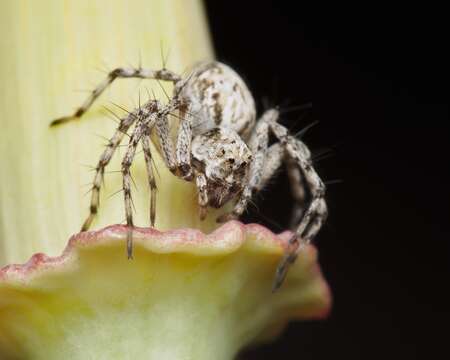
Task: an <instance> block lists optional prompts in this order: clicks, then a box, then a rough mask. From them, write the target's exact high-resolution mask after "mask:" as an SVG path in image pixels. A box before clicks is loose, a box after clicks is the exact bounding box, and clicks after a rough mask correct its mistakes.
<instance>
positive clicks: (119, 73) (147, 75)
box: [50, 67, 181, 126]
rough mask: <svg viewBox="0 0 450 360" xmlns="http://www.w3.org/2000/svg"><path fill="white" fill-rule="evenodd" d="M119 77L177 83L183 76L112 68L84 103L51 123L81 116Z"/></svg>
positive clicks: (169, 72)
mask: <svg viewBox="0 0 450 360" xmlns="http://www.w3.org/2000/svg"><path fill="white" fill-rule="evenodd" d="M118 78H138V79H155V80H162V81H171V82H173V83H177V82H178V81H180V80H181V77H180V76H179V75H177V74H175V73H173V72H172V71H169V70H166V69H161V70H150V69H142V68H125V67H119V68H117V69H114V70H112V71H111V72H110V73H109V74H108V75H107V76H106V78H105V79H104V80H103V81H102V82H101V83H100V84H98V86H97V87H96V88H95V89H94V90H93V91H92V92H91V94H90V95H89V96H88V98H87V99H86V100H85V101H84V103H83V104H82V105H81V106H80V107H79V108H78V109H77V110H76V111H75V112H74V113H73V114H72V115H69V116H64V117H61V118H58V119H55V120H53V121H52V122H51V123H50V126H56V125H60V124H63V123H66V122H68V121H72V120H76V119H78V118H80V117H81V116H82V115H83V114H84V113H85V112H86V111H87V110H88V109H89V108H90V107H91V105H92V104H93V103H94V101H95V100H96V99H97V98H98V97H99V96H100V95H101V94H102V93H103V91H105V89H106V88H107V87H108V86H109V85H111V84H112V83H113V81H114V80H116V79H118Z"/></svg>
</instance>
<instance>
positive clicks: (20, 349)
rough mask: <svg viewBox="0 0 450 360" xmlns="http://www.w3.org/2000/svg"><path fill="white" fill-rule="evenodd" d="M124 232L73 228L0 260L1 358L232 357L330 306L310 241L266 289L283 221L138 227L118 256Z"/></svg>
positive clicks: (282, 236)
mask: <svg viewBox="0 0 450 360" xmlns="http://www.w3.org/2000/svg"><path fill="white" fill-rule="evenodd" d="M126 231H127V228H126V227H124V226H121V225H114V226H109V227H107V228H104V229H102V230H99V231H91V232H85V233H80V234H77V235H74V236H72V238H71V239H70V240H69V243H68V245H67V247H66V249H65V250H64V252H63V253H62V255H61V256H58V257H48V256H46V255H44V254H35V255H33V256H32V257H31V259H30V260H29V261H28V262H27V263H25V264H23V265H8V266H6V267H4V268H2V269H1V270H0V358H2V359H3V358H6V359H9V358H11V359H22V358H24V359H28V358H32V359H62V358H64V359H82V358H95V359H126V358H129V359H144V358H145V359H153V358H154V359H159V358H164V359H166V358H167V359H178V358H192V359H209V358H214V359H231V358H233V356H234V355H235V354H236V353H237V352H238V351H239V349H241V348H243V347H246V346H248V345H249V344H254V343H255V342H260V341H266V340H269V339H271V338H273V337H274V336H276V335H277V334H278V333H279V332H280V331H281V330H282V329H283V328H284V326H285V325H286V323H287V322H288V321H289V320H291V319H320V318H324V317H326V316H327V314H328V312H329V310H330V306H331V295H330V291H329V288H328V285H327V283H326V282H325V280H324V278H323V276H322V274H321V271H320V268H319V266H318V263H317V250H316V249H315V248H314V247H313V246H308V247H306V248H305V249H304V250H303V251H302V252H301V254H300V256H299V258H298V260H297V261H296V263H295V264H294V265H293V266H292V268H291V270H290V272H289V274H288V276H287V278H286V282H285V283H284V284H283V286H282V287H281V289H280V290H279V291H278V292H276V293H275V294H272V293H271V286H272V281H273V278H274V274H275V269H276V266H277V264H278V261H279V260H280V258H281V255H282V253H283V250H284V248H285V244H286V241H287V239H288V238H289V232H284V233H281V234H279V235H275V234H273V233H272V232H271V231H269V230H268V229H266V228H264V227H262V226H260V225H256V224H249V225H244V224H242V223H240V222H237V221H230V222H228V223H226V224H224V225H223V226H221V227H220V228H219V229H217V230H216V231H214V232H213V233H211V234H209V235H205V234H203V233H202V232H201V231H198V230H193V229H180V230H171V231H166V232H159V231H157V230H154V229H147V228H136V229H135V230H134V233H133V235H134V246H135V253H134V260H127V258H126V254H125V239H126Z"/></svg>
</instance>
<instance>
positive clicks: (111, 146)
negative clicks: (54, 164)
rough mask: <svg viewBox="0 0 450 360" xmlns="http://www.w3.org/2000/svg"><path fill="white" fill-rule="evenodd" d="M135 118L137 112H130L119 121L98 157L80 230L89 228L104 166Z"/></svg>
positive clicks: (95, 211) (95, 207)
mask: <svg viewBox="0 0 450 360" xmlns="http://www.w3.org/2000/svg"><path fill="white" fill-rule="evenodd" d="M136 119H137V112H132V113H130V114H128V116H126V117H125V118H123V119H122V120H121V121H120V123H119V126H118V128H117V130H116V132H115V133H114V135H113V137H112V138H111V139H110V140H109V142H108V145H107V146H106V149H105V150H104V151H103V153H102V155H101V157H100V160H99V162H98V164H97V167H96V168H95V177H94V183H93V185H92V195H91V205H90V207H89V216H88V217H87V219H86V220H85V222H84V223H83V226H82V228H81V231H86V230H87V229H89V227H90V226H91V224H92V221H93V220H94V218H95V215H96V214H97V211H98V207H99V202H100V187H101V184H102V182H103V176H104V173H105V167H106V166H107V165H108V163H109V162H110V161H111V158H112V156H113V155H114V153H115V151H116V149H117V147H118V146H119V145H120V143H121V142H122V139H123V137H124V135H125V134H126V132H127V131H128V129H129V128H130V126H131V125H132V124H133V123H134V122H135V121H136Z"/></svg>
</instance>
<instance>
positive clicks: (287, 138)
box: [51, 61, 327, 290]
mask: <svg viewBox="0 0 450 360" xmlns="http://www.w3.org/2000/svg"><path fill="white" fill-rule="evenodd" d="M118 78H141V79H154V80H157V81H168V82H172V83H173V85H174V89H173V95H172V97H171V98H169V101H168V103H167V104H165V105H163V104H162V103H161V102H159V101H158V100H156V99H153V100H149V101H148V102H147V103H145V104H144V105H143V106H139V108H137V109H135V110H133V111H131V112H129V113H128V114H127V116H125V117H123V118H122V119H121V121H120V123H119V126H118V128H117V130H116V132H115V133H114V135H113V137H112V138H111V139H110V141H109V143H108V145H107V146H106V149H105V150H104V152H103V154H102V155H101V157H100V160H99V162H98V165H97V167H96V169H95V171H96V174H95V177H94V182H93V187H92V195H91V205H90V214H89V216H88V217H87V219H86V221H85V222H84V224H83V226H82V229H81V231H86V230H87V229H88V228H89V227H90V225H91V223H92V221H93V219H94V217H95V215H96V214H97V211H98V207H99V193H100V185H101V183H102V179H103V176H104V171H105V167H106V166H107V165H108V163H109V161H110V160H111V158H112V156H113V154H114V152H115V150H116V149H117V147H118V146H119V145H120V143H121V141H122V139H123V137H124V134H126V133H127V131H128V130H129V129H130V128H131V127H132V125H133V124H134V129H133V131H132V133H131V135H130V140H129V143H128V146H127V150H126V154H125V156H124V157H123V160H122V170H121V172H122V175H123V192H124V197H125V213H126V222H127V226H128V228H129V229H130V231H129V233H128V234H129V235H128V237H127V253H128V257H129V258H131V257H132V229H133V217H132V202H131V191H130V190H131V189H130V180H131V176H130V167H131V164H132V162H133V158H134V156H135V152H136V147H137V146H138V144H139V143H141V144H142V148H143V152H144V157H145V162H146V169H147V172H148V182H149V187H150V190H151V192H150V194H151V201H150V224H151V226H152V227H153V226H154V224H155V216H156V201H155V199H156V184H155V177H154V174H153V169H152V154H151V151H150V141H151V137H150V136H151V134H152V132H153V129H155V131H156V135H157V138H158V141H159V145H160V152H161V154H162V158H163V160H164V163H165V165H166V166H167V167H168V168H169V170H170V171H171V172H172V173H173V174H174V175H176V176H178V177H180V178H182V179H184V180H186V181H195V183H196V186H197V188H198V204H199V208H200V211H199V216H200V218H201V219H204V218H205V216H206V213H207V207H208V206H211V207H214V208H220V207H222V206H223V205H224V204H225V203H227V202H228V201H230V200H235V204H234V208H233V210H232V212H231V213H228V214H224V215H222V216H220V217H219V218H218V219H217V221H218V222H225V221H227V220H230V219H236V218H238V217H239V216H240V215H241V214H242V213H243V212H244V211H245V210H246V208H247V205H248V203H249V201H250V200H251V198H252V196H253V195H254V194H255V193H256V192H258V191H260V190H261V189H262V188H264V186H265V185H266V184H267V182H268V180H269V179H270V178H271V177H272V176H273V175H274V174H275V172H276V170H277V169H278V168H279V167H280V166H281V164H282V163H283V162H284V163H285V164H286V167H287V171H288V177H289V180H290V184H291V188H292V194H293V197H294V200H295V207H294V212H293V218H294V220H295V222H296V223H297V226H296V230H295V232H294V234H293V235H292V237H291V238H290V240H289V242H288V247H287V250H286V252H285V255H284V256H283V258H282V260H281V262H280V264H279V266H278V268H277V272H276V277H275V282H274V286H273V290H276V289H277V288H279V287H280V285H281V284H282V282H283V280H284V278H285V276H286V273H287V270H288V268H289V265H290V264H292V263H293V262H294V261H295V260H296V257H297V254H298V253H299V251H300V250H301V249H302V248H303V247H304V246H305V245H306V244H308V243H309V242H311V240H312V239H313V238H314V237H315V235H316V234H317V233H318V231H319V230H320V228H321V226H322V224H323V223H324V221H325V220H326V217H327V206H326V203H325V200H324V195H325V185H324V183H323V182H322V180H321V179H320V177H319V176H318V174H317V173H316V171H315V169H314V168H313V166H312V160H311V153H310V151H309V149H308V148H307V146H306V145H305V144H304V143H303V142H302V141H301V140H299V139H298V138H297V137H295V136H292V135H291V134H290V133H289V131H288V130H287V129H286V128H285V127H284V126H283V125H281V124H279V123H278V122H277V120H278V119H279V117H280V112H279V110H278V109H277V108H272V109H269V110H266V111H265V112H264V113H263V115H262V116H261V117H260V119H259V120H258V121H256V109H255V102H254V100H253V97H252V94H251V92H250V91H249V89H248V88H247V85H246V84H245V83H244V81H243V80H242V79H241V77H240V76H239V75H238V74H237V73H236V72H235V71H234V70H233V69H231V68H230V67H229V66H227V65H225V64H223V63H220V62H216V61H210V62H202V63H199V64H197V65H196V66H194V67H193V69H192V70H191V72H190V74H189V75H188V76H187V77H182V76H180V75H177V74H176V73H174V72H172V71H170V70H167V69H166V68H163V69H161V70H157V71H154V70H149V69H143V68H117V69H115V70H113V71H111V72H110V73H109V74H108V75H107V77H106V79H104V80H103V82H101V83H100V84H99V85H98V86H97V87H96V88H95V89H94V90H93V91H92V93H91V94H90V95H89V97H88V98H87V99H86V100H85V102H84V103H83V104H82V106H81V107H79V108H78V109H77V110H76V111H75V113H74V114H73V115H71V116H67V117H62V118H59V119H56V120H54V121H53V122H52V123H51V126H56V125H59V124H62V123H66V122H69V121H72V120H76V119H78V118H80V117H81V116H82V115H83V114H84V113H85V112H86V111H87V110H88V109H89V107H90V106H91V105H92V104H93V103H94V101H95V100H96V99H97V98H98V97H99V96H100V95H101V93H102V92H103V91H104V90H105V89H106V88H107V87H108V86H109V85H111V83H112V82H113V81H114V80H116V79H118ZM174 112H176V113H177V116H176V117H177V118H178V119H179V125H178V130H177V138H176V140H175V141H173V140H172V138H171V137H170V135H169V122H168V118H169V115H171V114H173V113H174ZM270 134H272V135H273V136H274V138H275V139H276V142H275V143H274V144H272V145H270V146H269V135H270ZM174 142H175V143H174Z"/></svg>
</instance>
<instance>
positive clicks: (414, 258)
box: [206, 1, 450, 360]
mask: <svg viewBox="0 0 450 360" xmlns="http://www.w3.org/2000/svg"><path fill="white" fill-rule="evenodd" d="M206 5H207V12H208V17H209V21H210V27H211V30H212V35H213V40H214V45H215V49H216V52H217V57H218V59H220V60H222V61H224V62H226V63H229V64H230V65H232V66H233V67H234V68H235V69H237V71H238V72H239V73H240V74H242V75H243V77H244V78H245V79H246V80H247V82H248V84H249V86H250V88H251V90H252V92H253V93H254V95H255V98H256V99H257V100H261V99H262V98H263V97H268V98H269V99H270V100H271V102H272V103H275V104H283V103H285V102H286V100H289V101H290V102H291V103H290V104H291V105H299V104H302V103H307V102H313V109H312V110H310V111H308V112H303V113H302V112H292V113H289V114H287V115H286V116H285V117H284V118H283V123H284V124H286V125H287V126H289V127H292V129H293V131H295V130H298V129H301V128H302V126H305V125H307V124H309V123H311V122H312V121H314V120H319V121H320V123H319V124H318V125H316V126H315V127H314V128H313V129H311V130H310V132H309V133H308V134H307V135H306V137H305V138H304V140H305V142H306V143H307V144H308V145H309V146H310V147H311V148H312V149H320V148H323V147H335V148H336V151H335V156H333V157H332V158H329V159H326V160H323V161H321V162H320V163H318V165H317V167H318V171H319V173H320V174H321V176H322V177H323V178H324V179H325V180H334V179H342V180H343V183H340V184H330V185H329V187H328V197H327V198H328V203H329V207H330V217H329V221H328V223H327V225H326V226H325V228H324V229H323V230H322V231H321V233H320V234H319V236H318V237H317V239H316V244H317V245H318V247H319V250H320V263H321V265H322V267H323V270H324V273H325V276H326V278H327V279H328V281H329V283H330V285H331V288H332V291H333V296H334V305H333V311H332V314H331V316H330V317H329V318H328V319H327V320H325V321H319V322H304V323H294V324H291V325H290V326H289V328H288V329H287V331H286V332H285V333H284V335H283V336H282V337H280V338H279V339H278V340H276V342H274V343H272V344H268V345H266V346H263V347H260V348H257V349H250V350H248V351H246V352H245V353H243V354H242V355H241V358H242V359H250V360H251V359H279V358H284V359H303V360H306V359H329V358H330V357H331V356H332V357H333V358H336V357H337V358H341V357H342V358H345V359H377V360H378V359H429V358H434V357H437V356H440V357H442V358H448V356H449V355H448V353H449V351H448V344H447V342H448V324H449V322H448V312H449V310H448V306H449V300H450V299H449V297H448V294H447V288H448V283H449V275H450V261H449V260H450V246H449V240H450V239H449V225H448V219H449V207H448V202H449V200H450V196H449V190H448V186H449V181H448V180H449V176H448V168H449V161H448V157H447V153H448V150H449V138H450V126H449V116H448V115H449V112H448V98H449V92H448V87H449V85H450V83H449V80H450V79H449V71H448V67H449V66H450V61H449V57H448V55H447V54H446V50H447V49H446V48H448V39H447V34H446V33H447V32H448V30H449V29H448V27H447V25H446V23H447V22H448V20H447V19H446V18H445V16H446V11H444V9H442V8H441V9H439V8H433V7H432V6H431V5H427V6H425V5H422V6H421V7H420V6H417V7H415V8H414V7H413V6H412V5H411V3H410V4H409V5H408V6H405V7H404V8H398V9H394V8H392V6H390V7H388V6H383V5H381V4H380V3H377V4H376V5H375V4H373V5H370V4H368V3H364V6H356V5H351V6H348V7H345V6H343V4H342V3H341V2H339V6H335V7H334V8H333V7H330V5H325V4H323V8H322V9H321V11H320V12H314V13H313V12H312V11H311V10H310V9H307V8H305V7H304V5H305V4H304V2H296V1H285V2H283V1H277V2H270V1H254V2H252V1H207V4H206ZM262 109H263V106H262V104H261V101H260V102H259V110H260V111H261V110H262ZM302 116H303V118H301V117H302ZM257 204H258V207H259V212H261V213H263V214H264V218H263V217H262V215H259V214H258V212H257V211H255V210H253V211H251V212H250V214H249V215H248V216H247V219H246V220H247V221H258V222H262V223H265V224H267V225H268V226H269V227H271V228H272V229H273V230H279V229H278V227H277V226H275V225H273V224H271V223H269V222H268V221H267V220H266V218H268V219H271V220H272V221H271V222H276V223H278V224H280V226H281V227H283V226H286V225H287V219H288V217H289V210H290V205H291V204H292V202H291V199H290V197H289V189H288V182H287V180H286V177H285V176H284V175H280V176H279V178H278V180H277V181H276V183H274V184H273V185H272V186H271V187H270V188H269V189H268V190H267V191H265V192H264V193H263V194H262V195H261V196H260V197H259V199H258V202H257Z"/></svg>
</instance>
